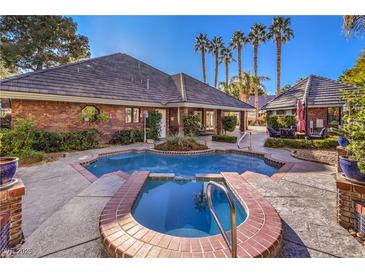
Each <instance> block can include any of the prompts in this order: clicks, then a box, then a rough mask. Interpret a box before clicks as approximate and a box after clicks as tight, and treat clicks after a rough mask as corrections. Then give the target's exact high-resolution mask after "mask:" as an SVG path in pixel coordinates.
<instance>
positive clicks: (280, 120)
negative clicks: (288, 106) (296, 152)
mask: <svg viewBox="0 0 365 274" xmlns="http://www.w3.org/2000/svg"><path fill="white" fill-rule="evenodd" d="M267 124H268V126H269V127H271V128H273V129H275V130H279V129H280V128H290V127H291V126H296V120H295V116H294V115H274V116H270V117H268V120H267Z"/></svg>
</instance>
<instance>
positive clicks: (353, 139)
mask: <svg viewBox="0 0 365 274" xmlns="http://www.w3.org/2000/svg"><path fill="white" fill-rule="evenodd" d="M345 98H346V101H347V103H348V106H349V113H348V114H347V115H345V116H344V118H343V121H344V123H343V126H342V127H341V130H342V131H343V132H345V133H346V134H347V136H348V140H349V144H348V145H347V146H346V150H347V151H348V155H347V156H341V157H340V161H339V163H340V167H341V169H342V171H343V172H344V174H345V176H346V177H348V178H350V179H355V180H358V181H365V89H364V88H363V89H358V90H356V91H352V92H346V93H345Z"/></svg>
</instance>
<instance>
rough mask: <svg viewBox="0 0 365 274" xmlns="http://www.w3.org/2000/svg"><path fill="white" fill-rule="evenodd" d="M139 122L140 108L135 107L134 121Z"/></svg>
mask: <svg viewBox="0 0 365 274" xmlns="http://www.w3.org/2000/svg"><path fill="white" fill-rule="evenodd" d="M138 122H139V108H134V109H133V123H138Z"/></svg>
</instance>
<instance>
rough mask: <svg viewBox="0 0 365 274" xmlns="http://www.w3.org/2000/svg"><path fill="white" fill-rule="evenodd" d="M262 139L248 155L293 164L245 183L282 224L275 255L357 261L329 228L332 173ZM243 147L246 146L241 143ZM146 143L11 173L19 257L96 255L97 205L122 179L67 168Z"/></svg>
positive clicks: (357, 251) (356, 249) (257, 135)
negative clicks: (18, 189) (19, 197)
mask: <svg viewBox="0 0 365 274" xmlns="http://www.w3.org/2000/svg"><path fill="white" fill-rule="evenodd" d="M265 138H266V134H265V132H264V131H263V130H262V129H256V130H255V131H254V132H253V138H252V141H253V150H254V151H258V152H265V153H272V157H273V158H275V159H278V160H281V161H286V162H292V163H295V165H294V167H293V168H292V169H291V170H290V171H289V172H288V173H287V174H286V176H284V177H283V178H282V179H281V180H280V181H279V182H273V181H272V180H271V179H270V178H268V177H266V176H262V175H257V174H253V175H252V176H248V177H247V181H248V182H249V183H250V184H251V185H253V186H254V187H255V188H256V189H257V190H258V191H259V192H260V193H261V194H262V195H264V196H265V197H266V198H267V199H269V201H270V202H271V203H272V205H273V206H274V207H275V208H276V210H277V211H278V212H279V214H280V216H281V217H282V219H283V221H284V227H285V231H284V248H283V254H282V256H283V257H365V247H363V246H361V245H360V244H359V243H358V242H357V241H356V240H355V239H354V238H353V237H352V236H350V235H349V233H348V232H347V231H346V230H345V229H343V228H342V227H340V226H339V225H338V224H337V223H336V215H335V197H336V196H335V195H336V194H335V176H334V174H335V169H334V168H332V167H329V166H326V165H322V164H316V163H310V162H305V161H301V160H298V159H295V158H293V157H291V156H290V152H289V151H287V150H283V149H268V148H264V147H263V141H264V140H265ZM209 139H210V138H200V140H201V141H202V142H205V141H206V142H207V145H208V146H209V147H221V148H222V147H223V148H236V144H224V143H216V142H211V141H210V140H209ZM245 142H248V140H246V141H245ZM136 147H138V148H142V147H146V148H147V147H151V145H146V144H134V145H128V146H119V147H109V148H104V149H98V150H89V151H83V152H74V153H68V154H67V156H66V157H65V158H62V159H59V160H57V161H55V162H50V163H46V164H41V165H36V166H33V167H26V168H19V170H18V172H17V176H18V177H20V178H22V179H23V181H24V184H25V187H26V195H25V198H24V202H23V229H24V236H25V243H24V244H23V246H22V248H27V249H29V250H31V254H29V253H28V254H27V255H25V256H26V257H104V256H106V254H105V252H104V250H103V249H102V245H101V243H100V234H99V231H98V225H99V224H98V217H99V214H100V212H101V210H102V209H103V208H104V206H105V204H106V203H107V202H108V200H109V199H110V197H111V196H112V195H113V194H114V193H115V191H116V190H117V189H118V188H119V187H120V186H121V185H122V184H123V183H124V181H125V179H123V178H121V177H119V176H117V175H112V176H103V177H101V178H99V179H98V180H97V181H96V182H94V183H92V184H91V183H90V182H89V181H88V180H86V179H85V178H84V177H83V176H82V175H81V174H80V173H78V172H77V171H76V170H74V169H73V168H72V167H71V166H70V163H73V162H75V161H81V160H83V159H86V158H88V157H90V156H91V155H93V154H95V153H102V152H109V151H115V150H122V149H129V148H136Z"/></svg>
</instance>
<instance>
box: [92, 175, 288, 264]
mask: <svg viewBox="0 0 365 274" xmlns="http://www.w3.org/2000/svg"><path fill="white" fill-rule="evenodd" d="M221 174H222V176H223V178H224V179H225V181H226V183H227V185H228V186H229V187H230V189H231V190H232V191H233V192H234V194H235V196H236V197H237V199H238V200H239V201H240V202H241V204H242V205H243V206H244V207H245V210H246V212H247V218H246V220H245V221H244V222H243V223H242V224H240V225H239V226H238V227H237V238H238V239H237V240H238V247H237V253H238V257H241V258H256V257H277V256H278V255H279V254H280V251H281V247H282V231H283V230H282V223H281V219H280V217H279V215H278V213H277V212H276V210H275V209H274V208H273V207H272V206H271V204H270V203H269V202H268V201H267V200H266V199H264V198H263V197H262V196H261V195H260V194H259V193H258V192H257V191H256V190H255V189H254V188H253V187H252V186H251V185H250V184H249V183H248V182H247V181H246V180H245V179H244V177H243V176H241V175H239V174H238V173H229V172H225V173H221ZM243 175H244V174H243ZM148 177H149V172H148V171H139V172H134V173H132V175H130V177H129V178H128V180H127V181H126V182H125V183H124V184H123V185H122V186H121V188H120V189H119V190H118V191H117V192H116V194H115V195H114V196H113V198H111V199H110V201H109V202H108V203H107V204H106V206H105V207H104V209H103V211H102V213H101V215H100V220H99V229H100V235H101V240H102V243H103V245H104V247H105V249H106V251H107V253H108V254H109V256H111V257H123V258H131V257H138V258H146V257H164V258H166V257H175V258H184V257H189V258H193V257H200V258H203V257H204V258H226V257H230V252H229V249H228V248H227V246H226V244H225V242H224V239H223V237H222V236H221V235H214V236H209V237H201V238H184V237H175V236H170V235H167V234H163V233H159V232H155V231H153V230H150V229H148V228H146V227H144V226H142V225H141V224H139V223H138V222H137V221H136V220H135V219H134V218H133V216H132V214H131V209H132V207H133V204H134V202H135V200H136V198H137V196H138V194H139V192H140V190H141V188H142V186H143V184H144V183H145V181H146V180H147V179H148Z"/></svg>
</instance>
